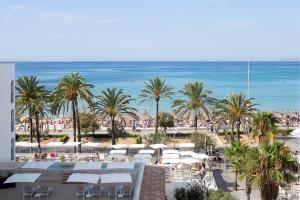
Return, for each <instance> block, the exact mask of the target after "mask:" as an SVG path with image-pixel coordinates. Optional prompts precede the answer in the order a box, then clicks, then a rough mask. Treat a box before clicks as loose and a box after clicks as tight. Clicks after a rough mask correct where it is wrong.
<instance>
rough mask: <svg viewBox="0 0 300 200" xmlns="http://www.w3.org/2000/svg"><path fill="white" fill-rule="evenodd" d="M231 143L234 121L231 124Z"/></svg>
mask: <svg viewBox="0 0 300 200" xmlns="http://www.w3.org/2000/svg"><path fill="white" fill-rule="evenodd" d="M231 141H234V121H233V122H231Z"/></svg>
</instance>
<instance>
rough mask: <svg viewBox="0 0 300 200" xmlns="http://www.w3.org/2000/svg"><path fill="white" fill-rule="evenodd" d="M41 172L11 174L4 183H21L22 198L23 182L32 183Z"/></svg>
mask: <svg viewBox="0 0 300 200" xmlns="http://www.w3.org/2000/svg"><path fill="white" fill-rule="evenodd" d="M41 175H42V174H41V173H25V174H13V175H12V176H10V177H8V179H6V181H5V182H4V184H5V183H23V199H24V183H34V182H35V181H36V180H37V179H38V178H39V177H40V176H41Z"/></svg>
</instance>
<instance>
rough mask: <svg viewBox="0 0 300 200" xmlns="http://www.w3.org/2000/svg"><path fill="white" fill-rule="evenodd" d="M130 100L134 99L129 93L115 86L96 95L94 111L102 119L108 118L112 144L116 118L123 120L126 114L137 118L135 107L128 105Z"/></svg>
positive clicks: (114, 141)
mask: <svg viewBox="0 0 300 200" xmlns="http://www.w3.org/2000/svg"><path fill="white" fill-rule="evenodd" d="M132 101H134V99H133V98H131V96H130V95H127V94H125V93H124V92H123V90H122V89H120V90H118V89H116V88H111V89H110V88H107V89H106V90H105V91H102V92H101V94H100V96H97V97H96V102H95V105H94V108H95V112H96V113H97V115H98V116H99V117H100V118H102V119H105V118H107V117H109V118H110V121H111V130H112V145H114V144H116V132H115V131H116V129H115V128H116V118H120V119H122V120H125V119H124V117H125V116H126V115H127V116H131V117H133V118H134V119H138V116H137V114H136V112H137V109H135V108H134V107H132V106H131V105H130V104H131V102H132Z"/></svg>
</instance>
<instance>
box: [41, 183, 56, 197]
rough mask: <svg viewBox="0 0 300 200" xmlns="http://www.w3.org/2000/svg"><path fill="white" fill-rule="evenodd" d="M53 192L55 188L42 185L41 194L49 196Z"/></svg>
mask: <svg viewBox="0 0 300 200" xmlns="http://www.w3.org/2000/svg"><path fill="white" fill-rule="evenodd" d="M52 192H53V188H52V187H49V186H41V189H40V194H41V196H42V197H47V199H48V198H49V196H50V194H51V193H52Z"/></svg>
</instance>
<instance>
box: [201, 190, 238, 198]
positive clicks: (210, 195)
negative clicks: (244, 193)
mask: <svg viewBox="0 0 300 200" xmlns="http://www.w3.org/2000/svg"><path fill="white" fill-rule="evenodd" d="M206 199H207V200H221V199H222V200H237V199H236V198H235V197H233V196H232V195H231V194H230V193H229V192H224V191H222V190H210V191H209V192H208V193H207V196H206Z"/></svg>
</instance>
